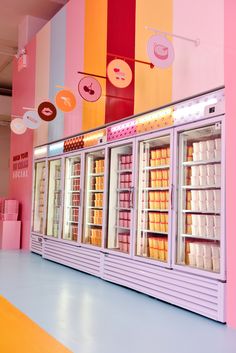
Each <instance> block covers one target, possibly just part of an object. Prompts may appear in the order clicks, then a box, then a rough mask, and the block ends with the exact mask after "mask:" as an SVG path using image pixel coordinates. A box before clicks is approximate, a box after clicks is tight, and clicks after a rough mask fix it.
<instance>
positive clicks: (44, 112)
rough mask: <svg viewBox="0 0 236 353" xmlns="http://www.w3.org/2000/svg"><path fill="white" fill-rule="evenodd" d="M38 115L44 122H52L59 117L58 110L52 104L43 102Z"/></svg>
mask: <svg viewBox="0 0 236 353" xmlns="http://www.w3.org/2000/svg"><path fill="white" fill-rule="evenodd" d="M38 114H39V116H40V118H41V119H43V120H44V121H52V120H54V119H55V117H56V116H57V110H56V107H55V105H54V104H52V103H51V102H42V103H41V104H39V106H38Z"/></svg>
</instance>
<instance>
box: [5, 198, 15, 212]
mask: <svg viewBox="0 0 236 353" xmlns="http://www.w3.org/2000/svg"><path fill="white" fill-rule="evenodd" d="M18 209H19V202H18V201H17V200H5V203H4V213H18Z"/></svg>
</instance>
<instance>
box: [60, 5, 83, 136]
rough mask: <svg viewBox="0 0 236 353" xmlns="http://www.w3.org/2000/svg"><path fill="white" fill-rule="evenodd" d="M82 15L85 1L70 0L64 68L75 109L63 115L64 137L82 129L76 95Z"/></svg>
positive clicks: (80, 104) (78, 99) (78, 97)
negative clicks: (72, 94) (75, 102)
mask: <svg viewBox="0 0 236 353" xmlns="http://www.w3.org/2000/svg"><path fill="white" fill-rule="evenodd" d="M84 14H85V0H80V1H78V0H71V1H70V2H69V3H68V5H67V6H66V67H65V86H66V87H68V88H70V89H71V90H72V91H73V93H74V94H75V96H76V100H77V105H76V108H75V109H74V110H73V111H72V112H70V113H65V118H64V136H65V137H66V136H69V135H73V134H76V133H79V132H80V131H81V128H82V114H83V108H82V103H83V100H82V98H81V97H80V95H79V94H78V81H79V78H80V76H79V75H78V74H77V71H83V68H84V51H83V48H84Z"/></svg>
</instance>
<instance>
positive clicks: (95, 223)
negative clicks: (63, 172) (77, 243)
mask: <svg viewBox="0 0 236 353" xmlns="http://www.w3.org/2000/svg"><path fill="white" fill-rule="evenodd" d="M85 166H86V167H85V168H86V169H85V191H84V223H83V234H82V243H84V244H90V245H94V246H99V247H101V246H102V232H103V193H104V176H105V151H104V150H100V151H95V152H89V153H86V155H85Z"/></svg>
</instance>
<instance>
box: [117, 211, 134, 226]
mask: <svg viewBox="0 0 236 353" xmlns="http://www.w3.org/2000/svg"><path fill="white" fill-rule="evenodd" d="M130 225H131V213H130V211H128V212H126V211H120V212H119V226H120V227H124V228H130Z"/></svg>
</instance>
